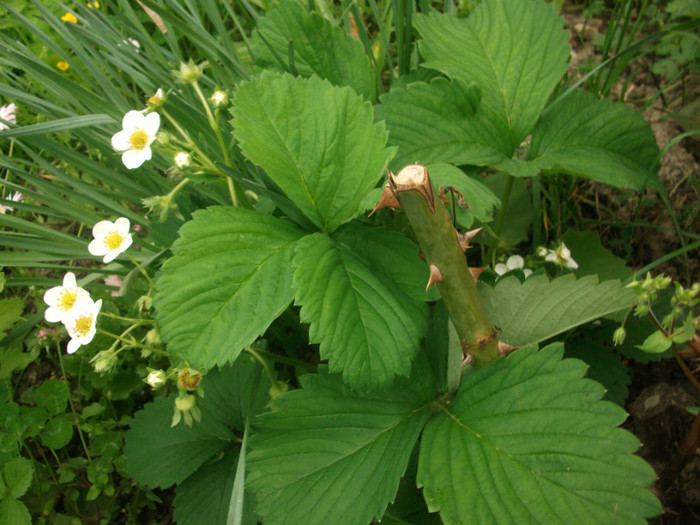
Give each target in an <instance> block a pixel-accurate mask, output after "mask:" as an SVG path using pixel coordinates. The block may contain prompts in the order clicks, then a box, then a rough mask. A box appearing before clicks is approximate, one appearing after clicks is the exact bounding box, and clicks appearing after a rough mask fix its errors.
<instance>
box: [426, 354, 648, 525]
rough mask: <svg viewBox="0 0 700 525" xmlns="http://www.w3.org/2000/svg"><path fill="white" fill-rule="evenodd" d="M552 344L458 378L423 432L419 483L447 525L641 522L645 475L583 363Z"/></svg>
mask: <svg viewBox="0 0 700 525" xmlns="http://www.w3.org/2000/svg"><path fill="white" fill-rule="evenodd" d="M562 352H563V348H562V347H561V345H551V346H549V347H547V348H545V349H543V350H542V351H540V352H537V351H536V349H534V348H524V349H521V350H517V351H515V352H514V353H513V354H511V355H510V356H508V357H507V358H505V359H500V360H497V361H495V362H493V363H491V364H490V365H488V366H486V367H484V368H481V369H480V370H477V371H476V372H474V373H472V374H471V375H469V376H468V377H466V378H465V379H464V380H463V382H462V386H461V388H460V391H459V393H458V394H457V397H456V398H455V399H454V401H453V402H452V403H451V404H449V405H444V406H442V413H441V414H439V415H437V416H436V417H434V418H433V419H431V421H430V422H429V423H428V425H427V426H426V428H425V431H424V432H423V436H422V440H421V448H420V459H419V464H418V481H419V484H420V485H422V486H423V494H424V496H425V498H426V501H427V502H428V506H429V508H430V509H431V510H433V511H437V510H439V511H440V515H441V517H442V520H443V522H444V523H445V524H446V525H455V524H460V525H469V524H478V525H485V524H492V523H493V524H499V523H541V524H547V525H550V524H559V523H561V524H566V525H571V524H581V525H590V524H595V523H600V524H610V523H638V524H640V525H641V524H643V523H645V521H644V518H648V517H651V516H654V515H656V514H658V513H659V512H660V511H661V506H660V505H659V502H658V501H657V500H656V498H655V497H654V496H653V495H652V494H651V492H649V491H648V490H647V489H646V488H645V487H647V486H649V485H651V484H652V483H653V482H654V479H655V477H656V475H655V473H654V471H653V470H652V469H651V467H650V466H649V465H647V464H646V463H645V462H644V461H643V460H642V459H641V458H639V457H638V456H635V455H634V454H633V452H634V451H635V450H636V449H637V448H638V446H639V442H638V440H637V439H636V438H635V437H634V436H633V435H632V434H630V433H628V432H627V431H625V430H622V429H619V428H616V426H617V425H619V424H621V423H622V422H624V420H625V418H626V414H625V412H624V410H622V408H620V407H618V406H617V405H615V404H613V403H610V402H606V401H600V398H601V397H602V395H603V387H602V386H600V385H599V384H598V383H596V382H594V381H591V380H588V379H582V377H583V375H584V374H585V373H586V366H585V364H584V363H582V362H581V361H578V360H575V359H566V360H561V356H562Z"/></svg>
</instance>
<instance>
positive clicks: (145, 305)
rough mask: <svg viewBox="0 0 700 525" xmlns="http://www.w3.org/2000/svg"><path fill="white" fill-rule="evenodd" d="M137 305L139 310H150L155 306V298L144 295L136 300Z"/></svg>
mask: <svg viewBox="0 0 700 525" xmlns="http://www.w3.org/2000/svg"><path fill="white" fill-rule="evenodd" d="M136 306H138V309H139V312H148V311H149V310H150V309H151V306H153V299H151V297H150V296H148V295H142V296H141V297H139V298H138V299H137V300H136Z"/></svg>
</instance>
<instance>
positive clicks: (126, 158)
mask: <svg viewBox="0 0 700 525" xmlns="http://www.w3.org/2000/svg"><path fill="white" fill-rule="evenodd" d="M159 127H160V115H158V113H149V114H148V115H144V114H143V113H141V112H140V111H136V110H131V111H129V112H128V113H127V114H126V115H124V119H123V120H122V128H123V129H122V130H121V131H120V132H118V133H116V134H115V135H114V136H113V137H112V147H113V148H114V149H116V150H117V151H123V152H124V153H123V154H122V162H123V163H124V166H126V167H127V168H129V169H130V170H133V169H134V168H138V167H139V166H140V165H141V164H143V163H144V162H145V161H147V160H151V155H152V152H151V144H152V143H153V141H154V140H156V133H157V132H158V128H159Z"/></svg>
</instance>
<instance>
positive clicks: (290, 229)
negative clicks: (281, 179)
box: [153, 207, 302, 367]
mask: <svg viewBox="0 0 700 525" xmlns="http://www.w3.org/2000/svg"><path fill="white" fill-rule="evenodd" d="M301 236H302V232H301V231H300V230H298V229H297V228H296V227H294V226H293V225H291V224H289V223H288V222H285V221H283V220H280V219H276V218H274V217H268V216H263V215H260V214H256V213H254V212H251V211H248V210H244V209H240V208H222V207H212V208H208V209H206V210H201V211H198V212H196V213H195V214H194V220H192V221H190V222H188V223H186V224H185V225H184V226H183V227H182V228H181V229H180V238H179V239H178V240H177V241H176V242H175V244H174V245H173V253H174V256H173V257H172V258H170V259H169V260H168V261H167V262H166V263H165V264H164V265H163V269H162V272H161V275H160V277H159V279H158V281H157V285H156V290H157V294H156V297H155V299H154V301H153V304H154V306H155V308H156V319H157V320H158V324H159V326H160V330H161V332H160V333H161V337H162V339H163V341H165V342H167V343H168V345H169V349H170V351H171V352H175V353H178V354H180V355H181V356H184V357H185V358H186V359H188V360H189V361H190V362H191V363H192V364H195V365H196V366H206V367H211V366H214V365H217V364H218V365H222V364H224V363H227V362H231V361H233V360H235V359H236V357H237V356H238V354H239V352H240V351H241V349H243V348H244V347H246V346H247V345H249V344H250V343H252V342H253V341H254V340H255V339H256V338H257V337H259V336H260V335H261V334H262V333H264V332H265V330H266V329H267V327H268V326H269V325H270V323H271V322H272V321H274V320H275V318H277V316H278V315H279V314H280V313H282V311H283V310H284V309H285V308H286V307H287V306H288V305H289V303H290V301H291V300H292V297H293V291H292V268H291V260H292V256H293V253H294V246H295V244H296V242H297V240H298V239H299V237H301Z"/></svg>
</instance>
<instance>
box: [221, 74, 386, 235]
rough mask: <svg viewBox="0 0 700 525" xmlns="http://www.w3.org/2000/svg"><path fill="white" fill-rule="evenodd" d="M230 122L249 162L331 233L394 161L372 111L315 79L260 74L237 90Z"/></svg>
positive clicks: (345, 90)
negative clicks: (257, 166)
mask: <svg viewBox="0 0 700 525" xmlns="http://www.w3.org/2000/svg"><path fill="white" fill-rule="evenodd" d="M233 116H234V119H233V126H234V127H235V131H234V135H235V137H236V139H237V140H238V141H239V142H240V145H241V149H242V150H243V153H244V154H245V156H246V157H247V158H248V159H249V160H251V161H252V162H254V163H255V164H258V165H259V166H261V167H262V168H263V169H264V170H265V171H266V172H267V174H268V175H269V176H270V178H271V179H272V180H273V181H274V182H275V184H277V185H278V186H279V187H280V188H281V189H282V191H283V192H284V193H285V194H286V195H287V197H289V198H290V199H291V200H292V201H294V203H295V204H296V205H297V206H298V207H299V209H300V210H302V212H303V213H304V214H305V215H306V216H307V217H308V218H309V219H310V220H311V221H312V222H313V223H314V224H315V225H316V226H317V227H318V228H319V229H321V230H323V231H327V232H332V231H333V230H335V229H336V228H338V226H340V225H341V224H343V223H345V222H347V221H348V220H350V219H351V218H353V217H354V216H355V215H356V214H357V213H358V208H359V204H360V202H361V201H362V199H363V198H364V196H365V195H366V194H367V193H368V192H369V191H370V190H371V189H372V188H374V187H375V186H376V184H377V182H378V181H379V179H380V178H381V177H382V171H383V170H384V167H385V166H386V163H387V161H388V159H389V157H390V155H391V150H388V149H386V148H385V144H386V130H385V129H384V125H383V124H381V123H378V124H374V123H373V116H372V107H371V106H370V104H369V103H368V102H366V101H363V100H362V99H361V98H360V97H358V96H357V95H356V94H355V92H354V91H353V90H351V89H350V88H341V87H335V86H332V85H331V84H330V83H328V82H326V81H323V80H321V79H319V78H318V77H312V78H310V79H303V78H294V77H292V76H290V75H277V74H271V73H263V74H262V75H260V76H259V77H256V78H254V79H252V80H251V81H249V82H244V83H242V84H240V85H239V87H238V89H237V90H236V94H235V97H234V108H233Z"/></svg>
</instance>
